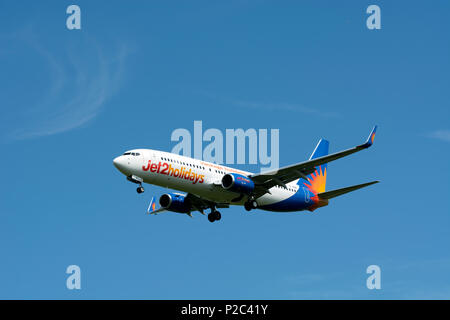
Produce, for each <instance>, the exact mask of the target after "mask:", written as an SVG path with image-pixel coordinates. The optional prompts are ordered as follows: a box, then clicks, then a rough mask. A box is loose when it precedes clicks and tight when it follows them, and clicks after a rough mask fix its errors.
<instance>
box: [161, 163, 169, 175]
mask: <svg viewBox="0 0 450 320" xmlns="http://www.w3.org/2000/svg"><path fill="white" fill-rule="evenodd" d="M162 167H163V169H162V170H161V174H167V170H169V165H168V164H167V163H163V165H162ZM158 170H159V166H158Z"/></svg>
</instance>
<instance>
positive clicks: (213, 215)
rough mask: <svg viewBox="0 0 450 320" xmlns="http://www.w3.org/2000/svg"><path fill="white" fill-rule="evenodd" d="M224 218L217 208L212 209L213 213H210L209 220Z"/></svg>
mask: <svg viewBox="0 0 450 320" xmlns="http://www.w3.org/2000/svg"><path fill="white" fill-rule="evenodd" d="M221 218H222V215H221V214H220V212H219V211H217V210H216V209H211V213H209V214H208V220H209V222H214V221H219V220H220V219H221Z"/></svg>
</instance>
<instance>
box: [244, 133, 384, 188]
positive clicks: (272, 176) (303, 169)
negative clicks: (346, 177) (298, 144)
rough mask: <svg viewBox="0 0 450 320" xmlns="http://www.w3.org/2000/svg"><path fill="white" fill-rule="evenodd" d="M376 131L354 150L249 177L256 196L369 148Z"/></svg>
mask: <svg viewBox="0 0 450 320" xmlns="http://www.w3.org/2000/svg"><path fill="white" fill-rule="evenodd" d="M376 130H377V126H375V127H374V128H373V129H372V132H371V133H370V135H369V138H368V139H367V141H366V142H365V143H363V144H361V145H358V146H356V147H354V148H350V149H347V150H344V151H339V152H336V153H333V154H329V155H326V156H322V157H318V158H314V159H310V160H308V161H304V162H300V163H297V164H293V165H290V166H286V167H283V168H280V169H277V170H273V171H268V172H263V173H260V174H254V175H251V176H250V178H251V179H252V181H253V182H254V183H255V185H256V190H255V191H256V194H257V196H261V195H263V194H264V193H266V192H268V189H270V188H272V187H273V186H276V185H281V186H285V185H286V183H289V182H291V181H294V180H297V179H299V178H304V179H306V176H307V175H308V174H311V173H313V172H314V171H315V167H316V166H319V165H322V164H325V163H328V162H331V161H334V160H337V159H340V158H342V157H346V156H348V155H350V154H352V153H355V152H358V151H361V150H364V149H367V148H369V147H370V146H371V145H372V144H373V141H374V138H375V132H376Z"/></svg>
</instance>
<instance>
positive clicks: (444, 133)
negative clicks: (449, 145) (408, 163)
mask: <svg viewBox="0 0 450 320" xmlns="http://www.w3.org/2000/svg"><path fill="white" fill-rule="evenodd" d="M427 137H429V138H433V139H438V140H442V141H445V142H450V130H436V131H433V132H430V133H428V134H427Z"/></svg>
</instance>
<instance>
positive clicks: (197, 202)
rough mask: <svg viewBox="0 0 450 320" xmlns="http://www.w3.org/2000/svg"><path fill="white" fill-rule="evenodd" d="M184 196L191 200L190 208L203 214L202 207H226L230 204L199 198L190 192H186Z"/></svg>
mask: <svg viewBox="0 0 450 320" xmlns="http://www.w3.org/2000/svg"><path fill="white" fill-rule="evenodd" d="M186 198H187V199H189V200H190V201H191V206H192V209H193V210H196V211H199V212H200V213H201V214H204V213H203V210H204V209H207V208H211V207H213V206H214V207H217V208H228V207H229V206H230V205H229V204H228V203H217V202H214V201H210V200H207V199H204V198H201V197H199V196H196V195H195V194H192V193H188V194H187V195H186Z"/></svg>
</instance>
